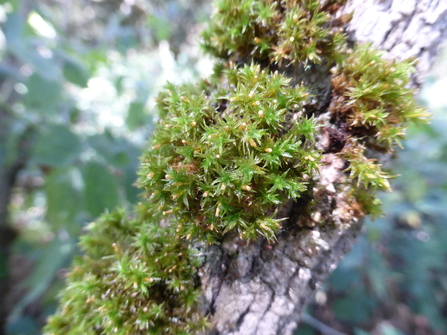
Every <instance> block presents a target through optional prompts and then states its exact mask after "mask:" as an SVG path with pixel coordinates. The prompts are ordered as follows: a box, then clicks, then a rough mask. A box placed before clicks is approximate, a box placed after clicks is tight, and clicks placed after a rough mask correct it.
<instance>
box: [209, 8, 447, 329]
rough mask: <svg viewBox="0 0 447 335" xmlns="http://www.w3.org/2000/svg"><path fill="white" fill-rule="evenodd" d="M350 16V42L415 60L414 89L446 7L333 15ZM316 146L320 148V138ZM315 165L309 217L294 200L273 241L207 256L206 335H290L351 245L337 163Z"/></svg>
mask: <svg viewBox="0 0 447 335" xmlns="http://www.w3.org/2000/svg"><path fill="white" fill-rule="evenodd" d="M352 11H353V12H354V16H353V19H352V21H351V22H350V23H349V25H348V26H347V27H346V30H347V33H348V34H349V36H350V39H351V40H352V41H354V42H356V43H357V42H373V43H374V44H375V45H376V46H377V47H379V48H380V49H384V50H386V55H385V57H389V58H394V57H397V58H400V59H403V58H409V57H417V58H419V63H418V65H417V73H416V74H415V75H414V77H413V80H412V86H413V87H414V88H416V89H417V88H419V87H420V85H421V84H422V83H423V81H424V78H425V77H426V75H427V73H428V71H429V69H430V66H431V64H432V63H433V62H434V59H435V57H436V54H437V53H438V51H439V49H440V45H441V42H442V41H445V40H446V37H447V1H445V0H420V1H417V0H350V1H348V3H347V4H346V6H345V7H344V8H343V9H342V10H341V11H339V15H342V14H343V13H349V12H352ZM323 81H326V82H327V80H323ZM321 96H326V95H324V94H322V95H321ZM323 99H330V97H326V98H323ZM316 105H317V106H324V105H325V104H324V103H319V102H317V103H316ZM326 106H327V105H326ZM318 112H319V113H321V114H319V120H320V122H321V123H325V122H328V121H327V120H329V117H328V112H327V111H326V110H321V109H320V110H319V111H318ZM319 141H320V143H319V145H320V147H321V148H322V149H324V147H325V145H327V144H325V137H324V136H320V140H319ZM322 163H323V165H322V168H321V170H320V177H319V180H318V181H317V183H316V185H314V188H313V193H314V196H315V198H316V199H317V207H316V209H315V210H314V211H313V213H312V215H311V217H302V216H300V215H299V213H300V202H297V203H288V204H287V205H285V206H284V208H282V209H281V211H282V213H281V215H282V216H283V217H284V216H286V217H289V220H288V222H287V225H286V226H285V229H284V230H283V231H282V232H281V233H280V234H279V235H278V241H277V242H276V243H273V244H269V243H268V242H266V241H265V240H264V239H262V238H260V239H259V240H258V241H257V242H253V243H247V242H244V241H242V240H240V239H239V238H238V237H235V236H228V237H227V239H226V240H225V242H224V243H223V244H222V245H220V246H215V247H213V248H212V249H211V250H210V251H209V253H208V257H207V260H206V264H205V266H204V268H203V269H202V272H201V280H202V284H203V287H204V292H205V294H204V298H205V306H206V308H207V312H208V313H209V314H210V315H211V317H212V319H211V321H212V323H213V329H212V330H211V331H210V332H209V334H213V335H230V334H231V335H276V334H277V335H289V334H292V333H293V331H294V330H295V329H296V327H297V325H298V322H299V320H300V314H301V313H302V312H303V309H304V307H305V305H306V303H307V302H308V301H309V299H310V297H311V296H312V293H313V291H314V290H315V288H316V287H318V285H319V283H321V282H322V281H323V280H324V279H325V278H327V276H328V275H329V273H330V272H331V271H332V270H333V269H335V267H336V266H337V263H338V262H339V261H340V259H341V258H342V257H343V255H344V254H346V253H347V252H348V251H349V250H350V249H351V247H352V245H353V244H354V243H355V241H356V237H357V236H358V234H359V232H360V231H361V227H362V222H363V219H362V218H361V217H360V215H359V213H358V212H356V211H355V210H354V209H352V208H350V206H349V198H348V196H347V194H348V192H347V189H346V188H347V187H349V186H347V184H346V183H345V174H344V172H343V170H344V167H345V162H344V161H343V160H341V159H340V158H337V156H335V155H334V154H330V153H329V154H325V155H324V157H323V161H322ZM321 222H324V228H319V227H318V226H319V224H318V223H321Z"/></svg>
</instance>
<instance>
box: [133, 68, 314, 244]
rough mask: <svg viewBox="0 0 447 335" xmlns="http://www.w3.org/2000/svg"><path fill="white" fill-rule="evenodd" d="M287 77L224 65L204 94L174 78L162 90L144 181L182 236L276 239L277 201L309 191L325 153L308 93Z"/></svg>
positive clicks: (142, 173)
mask: <svg viewBox="0 0 447 335" xmlns="http://www.w3.org/2000/svg"><path fill="white" fill-rule="evenodd" d="M289 81H290V80H289V79H288V78H286V77H284V76H283V75H280V74H278V73H275V74H269V73H268V71H267V70H262V71H261V69H260V66H255V65H251V66H245V67H242V68H240V69H238V68H229V69H227V70H225V71H224V78H223V82H222V83H221V84H220V86H219V87H210V88H209V89H208V90H209V93H207V94H206V95H205V94H204V93H202V94H200V95H197V94H194V93H191V92H189V91H187V90H185V89H182V88H179V87H174V86H172V85H170V86H169V89H168V91H166V92H164V93H162V95H161V97H160V99H159V110H160V111H161V118H162V119H161V120H160V124H161V127H160V128H159V129H158V130H157V131H156V132H155V133H154V137H153V140H152V149H151V150H149V151H148V152H146V153H145V154H144V156H143V164H142V168H141V170H140V185H141V186H142V187H143V188H144V189H145V190H146V191H147V193H146V195H147V196H148V197H149V198H150V199H151V201H152V202H153V203H154V206H153V208H154V210H155V211H163V212H164V213H165V214H166V215H167V214H172V215H174V216H175V220H174V222H175V224H176V225H177V226H178V228H177V231H178V232H179V234H180V236H182V237H187V238H191V237H192V238H194V239H204V238H206V240H207V241H208V242H217V241H219V240H220V239H221V238H222V236H223V234H224V233H226V232H229V231H233V230H236V231H237V232H238V233H239V234H240V235H241V236H242V237H243V238H246V239H253V238H257V237H259V235H264V236H265V237H267V238H268V239H272V238H273V237H274V233H275V231H276V230H277V228H278V227H279V225H278V222H279V220H278V219H275V208H276V207H277V206H278V205H279V204H281V203H282V202H283V201H284V200H285V199H295V200H296V199H298V198H299V197H300V195H301V194H302V193H303V192H304V191H306V190H307V186H308V180H309V179H310V178H311V177H312V175H313V174H314V172H315V171H316V168H317V166H318V161H319V157H320V153H319V152H318V151H317V150H316V149H314V147H313V146H314V141H315V140H314V135H315V123H314V121H313V119H312V118H307V117H306V116H304V115H303V107H302V106H303V102H304V101H305V100H306V99H307V98H308V96H309V94H308V93H307V91H306V89H305V88H304V87H301V86H297V87H292V86H290V85H289ZM298 116H299V117H298ZM292 118H295V119H296V121H292V122H291V123H290V124H287V122H288V121H290V120H292Z"/></svg>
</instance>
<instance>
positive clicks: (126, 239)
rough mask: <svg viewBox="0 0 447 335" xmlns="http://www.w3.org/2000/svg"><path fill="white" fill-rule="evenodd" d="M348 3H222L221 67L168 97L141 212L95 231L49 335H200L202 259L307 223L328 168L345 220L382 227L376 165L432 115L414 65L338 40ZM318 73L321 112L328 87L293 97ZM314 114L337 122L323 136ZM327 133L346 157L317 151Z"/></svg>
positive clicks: (146, 157)
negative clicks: (284, 223)
mask: <svg viewBox="0 0 447 335" xmlns="http://www.w3.org/2000/svg"><path fill="white" fill-rule="evenodd" d="M342 3H344V0H340V1H337V0H332V1H326V2H325V4H324V6H321V5H320V3H319V1H317V0H283V1H271V0H218V1H216V11H215V13H214V16H213V21H212V23H211V24H210V26H209V27H208V28H207V29H206V30H205V32H204V35H203V36H204V48H205V49H206V50H208V51H209V52H211V53H212V54H214V55H215V56H218V57H220V58H221V61H222V62H219V63H217V65H216V67H215V73H214V75H213V76H212V78H211V79H210V80H209V81H201V82H199V83H198V84H197V85H183V86H180V87H179V86H174V85H171V84H168V85H167V86H166V89H165V90H164V91H163V92H161V94H160V96H159V98H158V101H157V102H158V110H159V117H160V119H159V125H158V128H157V130H156V131H155V133H154V135H153V139H152V143H151V145H150V148H149V149H148V150H147V151H146V152H145V153H144V154H143V158H142V164H141V168H140V171H139V186H140V187H141V188H142V189H143V191H144V194H143V197H144V203H143V204H141V205H140V206H138V207H137V208H136V210H135V214H132V215H129V214H126V213H125V212H123V211H117V212H114V213H112V214H106V215H103V216H102V217H101V218H99V219H98V220H97V221H96V222H95V223H94V224H92V225H91V226H90V229H89V232H88V233H87V235H86V236H84V237H83V238H82V241H81V247H82V249H83V251H84V253H85V256H83V257H81V258H78V259H77V260H76V262H75V265H74V266H73V268H72V270H71V272H70V275H69V277H68V285H67V288H66V289H65V290H64V292H63V293H62V295H61V306H60V308H59V310H58V312H57V313H56V314H55V315H54V316H53V317H51V318H50V321H49V324H48V325H47V327H46V334H132V335H134V334H191V333H195V332H197V331H200V330H202V329H203V328H204V327H205V326H206V322H205V318H204V317H203V316H202V315H201V313H200V309H199V300H198V297H199V296H200V289H199V287H198V280H197V273H196V271H197V268H198V267H199V266H200V263H199V262H198V256H197V251H196V250H195V248H194V246H197V245H202V246H203V245H205V244H206V243H219V242H221V241H222V240H223V239H224V237H225V234H226V233H229V232H233V233H234V232H237V233H238V234H239V235H240V236H241V237H242V238H245V239H257V238H259V237H260V236H263V237H265V238H267V239H268V240H274V239H275V233H276V232H277V231H278V228H279V227H280V222H281V220H282V219H283V218H282V217H278V216H277V212H276V210H277V208H278V207H279V206H280V205H281V204H283V203H284V202H285V201H288V200H290V199H293V200H295V201H297V202H299V204H298V205H299V206H300V208H302V209H303V211H310V210H311V206H310V205H309V204H313V203H315V202H317V201H318V199H312V194H313V193H312V187H313V183H314V182H315V179H316V178H315V177H316V176H317V171H318V168H319V164H320V158H321V156H322V155H323V154H328V153H331V154H336V155H338V156H339V157H341V158H343V159H344V160H345V161H346V163H347V169H346V171H345V173H346V181H345V183H346V184H348V186H349V187H350V190H351V191H350V192H349V193H348V194H346V198H347V202H348V205H351V207H352V208H348V209H347V210H349V211H350V212H352V211H353V212H354V213H355V214H356V215H357V216H362V215H365V214H370V215H372V216H377V215H379V214H380V201H379V200H378V199H377V196H376V192H377V191H379V190H389V189H390V185H389V181H388V179H389V178H390V175H389V174H388V173H387V172H386V171H384V169H383V168H382V166H381V165H380V164H379V163H378V161H377V160H375V159H373V158H372V157H374V156H375V155H377V154H378V153H390V152H391V151H392V150H393V148H394V146H395V144H398V145H400V144H401V140H402V139H403V137H404V133H405V128H406V126H407V124H408V122H410V121H416V122H421V121H424V120H425V119H426V117H427V114H426V113H425V111H424V110H422V109H421V108H420V107H418V106H417V105H416V103H415V100H414V92H413V91H412V90H410V89H408V88H407V84H408V83H409V80H410V79H409V78H410V74H411V72H412V71H413V63H412V62H396V61H391V62H390V61H386V60H384V59H383V58H382V54H381V53H380V52H379V51H377V50H375V49H374V48H372V47H371V46H370V45H363V46H355V47H354V48H353V50H350V49H349V48H348V46H347V43H346V41H345V37H344V35H343V34H342V32H341V31H340V29H339V28H338V25H342V24H343V22H345V21H346V20H348V18H347V17H345V18H341V19H338V20H334V19H333V17H332V16H331V15H332V14H333V13H334V12H336V11H337V9H338V7H339V6H340V5H341V4H342ZM290 69H293V71H292V70H290ZM303 69H304V70H303ZM315 69H317V70H318V76H322V82H323V83H322V87H323V89H324V87H325V85H326V84H325V83H328V84H329V82H331V83H332V94H331V98H330V101H328V104H329V107H328V109H326V108H325V107H318V108H319V109H318V108H317V107H315V106H316V105H315V101H319V100H320V98H321V97H320V96H319V95H318V94H319V87H320V86H319V83H312V85H313V86H312V87H311V88H308V87H305V86H304V85H303V84H300V85H295V84H292V83H301V82H302V81H303V82H307V81H306V76H308V75H309V73H310V72H311V70H315ZM295 70H296V71H295ZM278 71H280V72H281V71H282V72H284V73H293V76H294V77H293V78H287V77H286V75H285V74H282V73H278ZM325 71H326V72H325ZM300 73H301V74H300ZM300 76H302V78H301V77H300ZM311 92H312V93H311ZM320 105H322V106H327V105H325V104H320ZM316 109H318V110H316ZM328 112H329V113H328ZM313 113H316V115H317V116H318V115H321V114H326V113H328V114H330V120H329V121H324V120H327V118H322V119H320V121H319V122H320V124H317V121H316V119H314V117H313V116H312V114H313ZM317 119H318V118H317ZM322 120H323V121H322ZM320 127H321V128H322V129H320ZM324 131H326V132H327V134H329V140H332V141H335V142H336V145H331V144H330V143H329V145H328V146H327V147H326V148H322V150H321V151H319V150H317V149H316V144H317V143H316V139H317V138H321V137H322V134H324ZM320 144H321V143H320ZM344 186H346V185H344ZM303 198H305V200H304V199H303ZM316 205H318V204H316ZM303 214H310V213H303ZM129 216H131V217H132V218H128V217H129ZM303 216H305V215H303ZM323 224H324V223H323ZM204 242H206V243H204Z"/></svg>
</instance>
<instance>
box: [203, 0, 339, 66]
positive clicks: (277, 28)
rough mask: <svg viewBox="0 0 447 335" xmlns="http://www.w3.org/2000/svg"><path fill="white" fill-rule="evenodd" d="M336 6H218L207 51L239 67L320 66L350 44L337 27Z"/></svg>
mask: <svg viewBox="0 0 447 335" xmlns="http://www.w3.org/2000/svg"><path fill="white" fill-rule="evenodd" d="M344 2H345V1H332V2H331V3H330V4H327V5H326V6H321V5H320V1H319V0H282V1H276V0H263V1H253V0H219V1H215V11H214V14H213V17H212V21H211V23H210V25H209V27H208V28H207V29H206V30H205V31H204V32H203V39H204V42H203V46H204V48H205V50H206V51H208V52H210V53H212V54H214V55H215V56H217V57H220V58H223V59H226V58H229V57H230V56H231V58H232V59H234V60H235V61H236V62H247V61H248V60H254V61H256V62H258V63H261V64H268V63H273V62H279V63H286V64H291V63H299V62H303V63H309V62H311V63H320V62H322V61H323V60H327V59H328V58H330V59H338V57H339V55H340V54H341V52H340V50H339V49H340V47H344V46H345V43H344V42H345V38H344V35H343V34H342V32H341V31H340V29H338V28H337V27H336V23H335V21H334V22H332V23H331V15H330V11H331V9H333V8H334V6H335V5H336V4H341V3H344Z"/></svg>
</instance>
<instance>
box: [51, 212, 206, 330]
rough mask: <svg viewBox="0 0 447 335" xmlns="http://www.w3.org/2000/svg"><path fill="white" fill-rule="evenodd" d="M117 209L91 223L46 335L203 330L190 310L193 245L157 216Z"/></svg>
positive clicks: (195, 294)
mask: <svg viewBox="0 0 447 335" xmlns="http://www.w3.org/2000/svg"><path fill="white" fill-rule="evenodd" d="M127 216H128V215H127V213H126V212H125V211H123V210H120V211H116V212H113V213H110V214H105V215H103V216H102V217H101V218H99V219H98V220H97V221H96V222H94V223H92V224H90V226H89V231H88V233H87V234H86V235H85V236H83V237H82V239H81V242H80V245H81V248H82V250H83V251H84V252H85V256H83V257H79V258H77V259H76V260H75V262H74V265H73V268H72V270H71V272H70V274H69V276H68V278H67V288H66V290H64V291H63V293H62V295H61V297H60V299H61V303H60V308H59V311H58V313H57V314H56V315H54V316H52V317H51V318H50V319H49V321H48V324H47V326H46V328H45V333H46V334H60V335H62V334H63V335H67V334H72V335H79V334H123V335H124V334H133V335H137V334H190V333H192V332H193V331H195V330H201V329H203V328H204V327H205V320H204V318H203V317H201V316H200V314H199V313H198V310H197V308H198V307H197V306H198V298H199V296H200V290H199V289H198V288H197V285H196V284H195V280H194V278H195V276H196V275H195V272H196V268H197V267H198V266H199V264H200V262H199V258H198V257H197V254H196V250H195V249H193V248H190V247H188V245H187V244H185V243H184V242H183V241H182V240H181V239H178V238H176V237H175V231H173V228H172V227H161V226H159V225H158V218H157V217H155V218H153V221H148V220H144V219H141V218H136V219H128V218H127Z"/></svg>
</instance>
